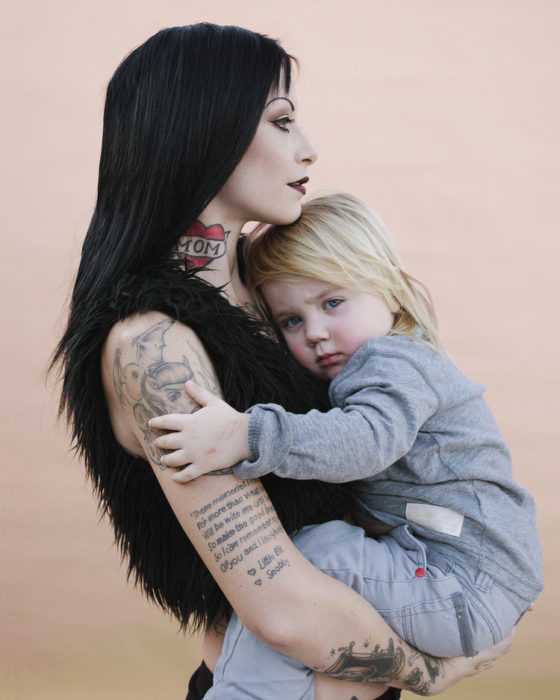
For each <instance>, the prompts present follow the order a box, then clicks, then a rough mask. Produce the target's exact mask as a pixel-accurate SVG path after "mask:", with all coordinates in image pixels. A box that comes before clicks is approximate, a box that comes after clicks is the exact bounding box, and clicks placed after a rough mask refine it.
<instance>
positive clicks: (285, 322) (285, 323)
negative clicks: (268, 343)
mask: <svg viewBox="0 0 560 700" xmlns="http://www.w3.org/2000/svg"><path fill="white" fill-rule="evenodd" d="M294 318H296V319H297V322H298V323H301V319H300V317H299V316H290V317H289V318H285V319H284V320H283V321H281V323H280V328H295V326H292V325H290V321H293V320H294ZM296 325H297V324H296Z"/></svg>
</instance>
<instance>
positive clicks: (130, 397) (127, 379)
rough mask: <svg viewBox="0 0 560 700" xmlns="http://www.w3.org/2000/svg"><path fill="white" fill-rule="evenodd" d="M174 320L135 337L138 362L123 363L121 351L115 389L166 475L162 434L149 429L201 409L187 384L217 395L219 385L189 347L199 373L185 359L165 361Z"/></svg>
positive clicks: (151, 456) (133, 346) (150, 455)
mask: <svg viewBox="0 0 560 700" xmlns="http://www.w3.org/2000/svg"><path fill="white" fill-rule="evenodd" d="M174 323H175V321H174V320H173V319H164V320H162V321H160V322H159V323H156V324H155V325H153V326H151V327H150V328H148V330H147V331H145V332H144V333H141V334H139V335H137V336H136V337H134V338H133V339H132V341H131V343H130V345H131V349H132V350H133V351H134V352H135V355H136V360H137V361H136V362H129V363H127V364H125V365H123V363H122V353H121V351H120V350H117V351H116V353H115V361H114V364H113V386H114V389H115V394H116V396H117V399H118V401H119V403H120V405H121V406H122V407H123V408H128V409H130V410H131V411H132V414H133V416H134V418H135V420H136V422H137V424H138V426H139V427H140V430H141V431H142V436H143V444H144V449H145V450H146V455H147V457H148V458H149V459H150V460H151V461H152V462H153V463H154V464H157V465H158V467H159V468H160V469H161V470H162V471H163V470H165V469H166V467H165V466H164V465H163V464H162V463H161V460H160V457H161V454H162V453H161V451H160V450H158V448H157V447H156V446H155V445H154V439H155V438H156V437H157V436H158V435H160V434H161V431H159V430H154V429H152V428H150V427H149V426H148V421H149V420H150V418H153V417H154V416H158V415H163V414H164V413H186V412H190V413H194V411H197V410H198V409H199V408H200V407H199V406H198V405H197V404H195V403H194V402H193V401H191V400H190V399H189V398H188V397H187V395H186V393H185V387H184V384H185V382H186V381H187V380H189V379H194V380H195V381H196V382H197V383H199V384H201V385H202V386H204V387H205V388H206V389H208V390H209V391H212V392H214V393H217V389H218V384H217V381H216V379H215V376H214V373H213V372H212V371H211V370H209V368H208V367H207V366H206V363H205V362H204V359H203V357H202V356H201V354H200V353H199V352H198V351H197V350H196V349H195V348H194V347H193V346H192V345H190V343H189V344H188V345H189V350H190V351H191V352H192V353H193V354H194V356H195V357H196V360H197V363H198V368H197V369H196V370H195V369H193V367H192V366H191V364H190V363H189V361H188V359H187V358H186V357H185V356H184V355H183V358H182V361H181V362H168V361H166V360H165V358H164V350H165V347H166V345H165V334H166V333H167V331H168V330H169V329H170V328H171V327H172V326H173V325H174Z"/></svg>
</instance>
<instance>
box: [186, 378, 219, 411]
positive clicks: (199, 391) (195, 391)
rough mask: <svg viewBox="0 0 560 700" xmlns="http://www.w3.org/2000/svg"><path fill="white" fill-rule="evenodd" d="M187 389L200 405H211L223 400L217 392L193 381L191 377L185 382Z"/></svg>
mask: <svg viewBox="0 0 560 700" xmlns="http://www.w3.org/2000/svg"><path fill="white" fill-rule="evenodd" d="M185 389H186V391H187V394H188V395H189V396H190V397H191V399H193V400H194V401H196V403H197V404H199V405H200V406H209V405H210V404H212V403H214V402H216V401H221V399H219V398H218V397H217V396H216V395H215V394H213V393H212V392H211V391H208V389H204V388H203V387H201V386H200V384H197V383H196V382H193V380H192V379H189V381H188V382H186V383H185Z"/></svg>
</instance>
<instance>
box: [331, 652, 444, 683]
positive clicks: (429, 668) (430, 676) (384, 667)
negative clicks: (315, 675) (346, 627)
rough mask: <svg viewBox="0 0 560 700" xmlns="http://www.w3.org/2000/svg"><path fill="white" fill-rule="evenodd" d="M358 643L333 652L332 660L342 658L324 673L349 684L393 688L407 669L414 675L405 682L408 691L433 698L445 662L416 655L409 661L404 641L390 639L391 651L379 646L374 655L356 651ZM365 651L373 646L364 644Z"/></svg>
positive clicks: (419, 654)
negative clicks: (406, 667)
mask: <svg viewBox="0 0 560 700" xmlns="http://www.w3.org/2000/svg"><path fill="white" fill-rule="evenodd" d="M354 647H355V642H350V643H349V644H348V646H346V647H340V648H339V649H338V650H337V651H335V650H334V649H331V651H330V656H331V657H334V656H336V654H337V653H338V657H337V658H336V660H335V661H334V663H333V664H332V665H331V666H329V668H327V669H326V670H325V671H324V673H326V674H327V675H329V676H331V677H333V678H339V679H341V680H346V681H355V682H358V683H364V682H365V683H368V682H369V683H384V684H387V685H390V683H391V681H392V680H395V679H396V678H399V677H401V673H402V672H403V670H404V669H405V665H407V666H409V667H410V671H409V672H408V674H407V675H406V676H405V678H404V682H405V683H406V686H407V690H410V691H412V692H413V693H416V694H417V695H429V694H430V689H431V687H432V685H433V684H434V683H435V680H436V678H437V677H438V676H440V675H441V676H443V666H442V662H441V660H439V659H437V658H434V657H431V656H427V655H426V654H421V653H420V652H416V653H414V654H412V655H410V656H409V658H408V659H407V658H406V654H405V652H404V649H403V647H402V646H401V640H400V639H398V638H397V640H396V642H395V641H394V640H393V639H392V638H390V639H389V640H388V644H387V648H386V649H382V648H381V647H380V645H379V644H377V645H376V646H375V647H374V648H373V649H372V650H371V651H364V652H359V651H355V650H354ZM363 647H364V649H367V648H368V647H369V642H364V644H363Z"/></svg>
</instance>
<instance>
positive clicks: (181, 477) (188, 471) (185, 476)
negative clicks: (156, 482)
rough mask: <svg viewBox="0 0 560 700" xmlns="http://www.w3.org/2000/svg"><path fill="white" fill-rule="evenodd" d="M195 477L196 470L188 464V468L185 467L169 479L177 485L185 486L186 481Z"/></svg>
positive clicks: (196, 474)
mask: <svg viewBox="0 0 560 700" xmlns="http://www.w3.org/2000/svg"><path fill="white" fill-rule="evenodd" d="M197 476H199V474H198V473H197V469H196V468H195V467H194V466H193V465H192V464H189V466H188V467H185V468H184V469H182V470H181V471H180V472H176V473H175V474H173V475H172V476H171V478H172V479H173V481H176V482H177V483H179V484H186V483H187V482H188V481H192V480H193V479H196V477H197Z"/></svg>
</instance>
